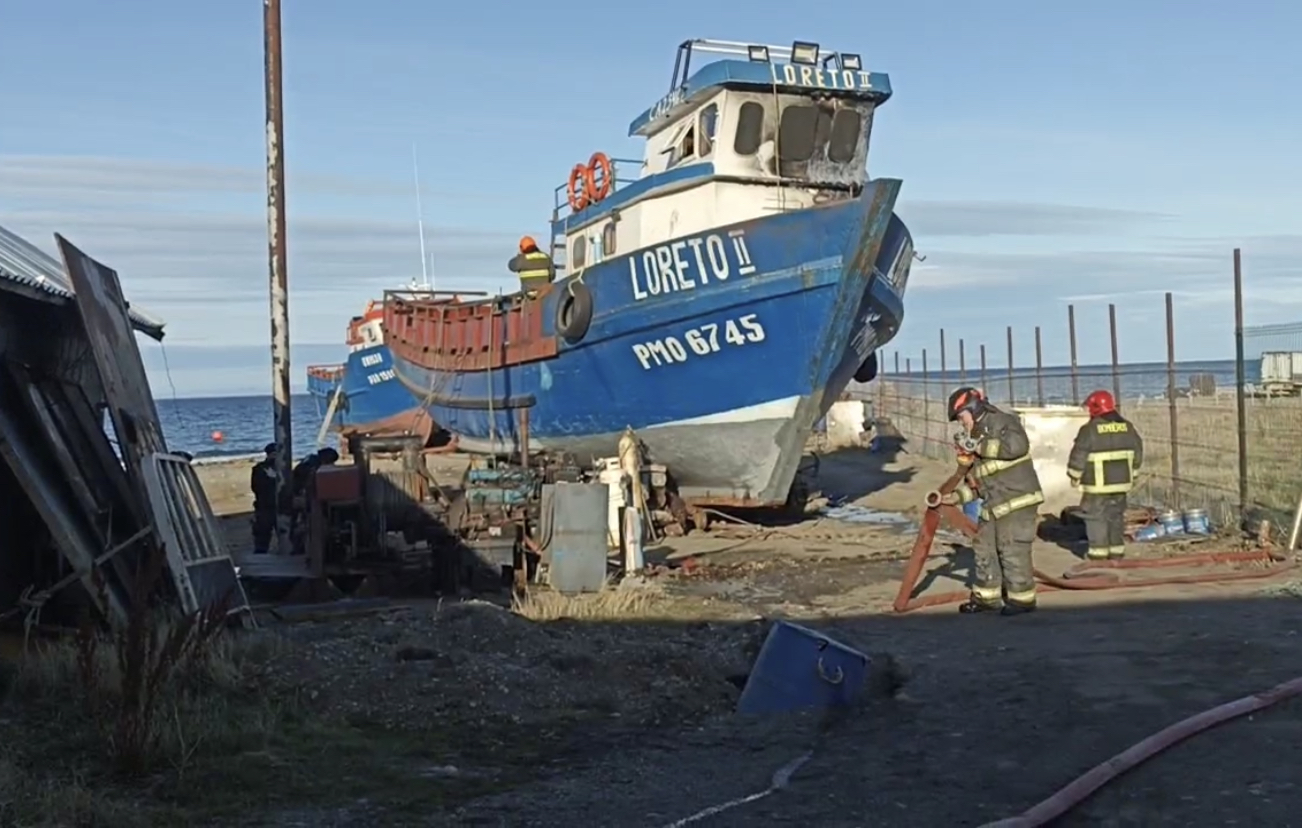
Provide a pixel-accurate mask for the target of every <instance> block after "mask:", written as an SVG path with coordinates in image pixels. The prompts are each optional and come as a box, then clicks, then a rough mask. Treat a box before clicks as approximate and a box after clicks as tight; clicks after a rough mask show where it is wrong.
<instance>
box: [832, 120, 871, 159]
mask: <svg viewBox="0 0 1302 828" xmlns="http://www.w3.org/2000/svg"><path fill="white" fill-rule="evenodd" d="M862 122H863V118H862V116H861V115H860V114H859V111H858V110H857V109H838V110H837V111H836V115H834V116H832V134H831V136H829V137H828V139H827V160H828V161H831V162H832V163H834V164H845V163H848V162H850V161H852V160H854V153H855V150H857V149H858V148H859V127H860V124H861V123H862Z"/></svg>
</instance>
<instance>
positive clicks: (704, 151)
mask: <svg viewBox="0 0 1302 828" xmlns="http://www.w3.org/2000/svg"><path fill="white" fill-rule="evenodd" d="M698 121H699V127H698V137H697V143H698V144H699V146H698V147H697V149H698V152H697V154H698V155H699V156H700V157H701V158H704V157H705V156H707V155H709V154H710V153H712V152H714V134H715V129H716V128H717V127H718V125H719V105H718V104H710V105H709V106H707V107H706V108H705V109H702V110H701V116H700V118H699V119H698Z"/></svg>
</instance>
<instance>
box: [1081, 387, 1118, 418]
mask: <svg viewBox="0 0 1302 828" xmlns="http://www.w3.org/2000/svg"><path fill="white" fill-rule="evenodd" d="M1085 410H1086V411H1088V412H1089V413H1090V416H1091V417H1102V416H1103V415H1104V414H1111V413H1113V412H1114V411H1116V410H1117V401H1116V400H1114V399H1113V398H1112V394H1111V393H1109V392H1107V391H1095V392H1094V393H1093V394H1090V395H1089V396H1088V397H1086V398H1085Z"/></svg>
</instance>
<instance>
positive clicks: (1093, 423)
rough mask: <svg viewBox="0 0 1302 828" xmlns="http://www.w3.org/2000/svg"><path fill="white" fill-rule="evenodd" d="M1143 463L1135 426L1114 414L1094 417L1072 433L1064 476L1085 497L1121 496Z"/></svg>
mask: <svg viewBox="0 0 1302 828" xmlns="http://www.w3.org/2000/svg"><path fill="white" fill-rule="evenodd" d="M1143 463H1144V441H1143V439H1142V438H1141V437H1140V436H1139V431H1138V430H1137V429H1136V428H1135V424H1134V423H1132V422H1130V421H1129V420H1127V419H1126V418H1125V417H1122V416H1121V415H1120V414H1117V413H1115V412H1113V413H1111V414H1104V415H1103V416H1102V417H1094V418H1093V419H1091V420H1090V421H1089V422H1088V423H1086V424H1085V425H1083V426H1081V428H1080V431H1078V432H1076V442H1075V443H1073V444H1072V447H1071V454H1070V455H1069V456H1068V457H1067V476H1068V477H1070V478H1071V479H1072V480H1076V481H1078V482H1079V483H1080V490H1081V491H1082V492H1084V493H1086V494H1125V493H1126V492H1129V491H1130V490H1131V489H1132V488H1133V487H1134V485H1135V472H1136V471H1138V470H1139V467H1140V466H1142V465H1143Z"/></svg>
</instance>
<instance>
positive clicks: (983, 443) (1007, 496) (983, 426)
mask: <svg viewBox="0 0 1302 828" xmlns="http://www.w3.org/2000/svg"><path fill="white" fill-rule="evenodd" d="M972 436H974V437H976V438H977V440H978V441H979V442H978V443H977V450H976V455H977V459H976V462H975V463H974V464H973V465H972V470H971V471H969V472H968V475H967V477H968V479H969V480H971V481H972V482H974V483H975V484H976V486H975V488H973V487H972V486H971V485H969V484H968V482H967V480H965V481H964V482H963V483H962V484H960V485H959V486H958V487H957V488H955V489H954V491H955V493H957V494H958V497H959V502H961V503H970V502H972V501H973V500H975V499H976V498H978V497H980V498H981V501H982V502H981V519H982V520H998V519H999V518H1001V517H1004V516H1005V515H1009V514H1012V513H1013V512H1016V511H1017V510H1018V509H1025V508H1028V507H1032V506H1038V505H1040V504H1041V503H1043V502H1044V492H1043V490H1041V489H1040V477H1039V475H1037V474H1036V473H1035V465H1034V464H1033V463H1032V462H1031V441H1030V439H1029V438H1028V437H1027V436H1026V429H1024V428H1023V427H1022V421H1021V419H1020V418H1019V417H1018V416H1017V415H1016V414H1009V413H1008V412H1006V411H1000V410H999V409H998V408H995V407H994V406H988V407H987V409H986V412H985V414H983V415H982V416H981V418H980V419H979V420H977V423H976V427H975V428H974V429H973V431H972Z"/></svg>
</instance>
